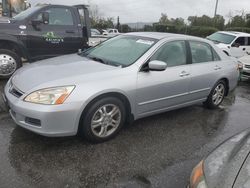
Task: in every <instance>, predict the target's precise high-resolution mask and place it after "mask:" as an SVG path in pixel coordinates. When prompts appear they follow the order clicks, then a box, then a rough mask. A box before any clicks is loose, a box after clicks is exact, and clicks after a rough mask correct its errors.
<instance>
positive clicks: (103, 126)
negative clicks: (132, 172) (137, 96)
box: [79, 97, 126, 143]
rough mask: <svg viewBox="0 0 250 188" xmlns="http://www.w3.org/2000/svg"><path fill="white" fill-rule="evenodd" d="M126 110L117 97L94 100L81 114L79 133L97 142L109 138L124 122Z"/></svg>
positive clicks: (115, 133)
mask: <svg viewBox="0 0 250 188" xmlns="http://www.w3.org/2000/svg"><path fill="white" fill-rule="evenodd" d="M125 117H126V110H125V107H124V104H123V103H122V102H121V101H120V100H119V99H117V98H114V97H107V98H103V99H100V100H98V101H96V102H95V103H94V104H92V105H91V106H90V107H89V108H88V109H87V112H86V114H83V117H82V121H81V123H80V125H79V133H80V135H81V136H83V137H84V138H86V139H87V140H88V141H91V142H95V143H99V142H104V141H107V140H110V139H111V138H113V137H114V136H116V135H117V133H118V132H119V131H120V129H121V128H122V126H123V125H124V123H125Z"/></svg>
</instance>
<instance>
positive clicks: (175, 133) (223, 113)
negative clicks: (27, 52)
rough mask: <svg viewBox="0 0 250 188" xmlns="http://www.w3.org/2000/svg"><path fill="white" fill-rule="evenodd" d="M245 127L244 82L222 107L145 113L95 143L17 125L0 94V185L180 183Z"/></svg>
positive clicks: (249, 107) (249, 86)
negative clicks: (112, 136) (38, 132)
mask: <svg viewBox="0 0 250 188" xmlns="http://www.w3.org/2000/svg"><path fill="white" fill-rule="evenodd" d="M4 84H5V82H4V81H0V88H1V89H0V94H1V92H2V87H3V85H4ZM248 127H250V82H244V83H240V85H239V86H238V88H237V89H236V91H235V92H234V93H232V94H230V96H229V97H228V98H227V99H226V100H225V102H224V103H223V105H222V106H221V108H220V109H217V110H208V109H205V108H203V106H202V105H196V106H192V107H188V108H184V109H180V110H176V111H172V112H167V113H164V114H160V115H156V116H153V117H149V118H145V119H142V120H139V121H136V122H135V123H134V124H133V125H131V126H128V127H125V128H124V129H123V130H122V131H121V133H120V134H119V135H118V136H117V137H116V138H115V139H113V140H111V141H109V142H106V143H103V144H97V145H93V144H90V143H88V142H86V141H84V140H82V139H81V138H79V137H66V138H46V137H42V136H38V135H36V134H34V133H31V132H29V131H26V130H24V129H22V128H19V127H18V126H17V125H15V123H14V122H13V121H12V120H11V118H10V116H9V114H8V113H7V112H6V111H4V105H3V101H2V99H0V187H1V188H2V187H3V188H9V187H10V188H15V187H18V188H28V187H41V188H44V187H53V188H57V187H60V188H61V187H66V188H68V187H91V188H92V187H100V188H101V187H129V188H130V187H131V188H133V187H134V188H137V187H138V188H140V187H164V188H182V187H185V186H186V185H187V182H188V180H189V176H190V173H191V171H192V168H193V167H194V166H195V165H196V164H197V163H198V162H199V161H200V160H201V159H203V158H204V157H205V156H206V155H207V154H208V153H209V152H211V151H212V150H213V149H214V148H215V147H216V146H217V145H218V144H220V143H221V142H222V141H224V140H225V139H227V138H229V137H230V136H232V135H234V134H236V133H238V132H240V131H242V130H245V129H247V128H248Z"/></svg>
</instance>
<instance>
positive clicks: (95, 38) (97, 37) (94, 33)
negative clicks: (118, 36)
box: [89, 29, 108, 47]
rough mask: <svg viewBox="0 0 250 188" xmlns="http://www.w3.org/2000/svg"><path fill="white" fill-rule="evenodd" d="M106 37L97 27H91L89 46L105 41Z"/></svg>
mask: <svg viewBox="0 0 250 188" xmlns="http://www.w3.org/2000/svg"><path fill="white" fill-rule="evenodd" d="M107 39H108V37H107V36H104V35H102V34H101V33H100V31H99V30H97V29H91V37H90V38H89V46H90V47H93V46H96V45H98V44H100V43H102V42H103V41H106V40H107Z"/></svg>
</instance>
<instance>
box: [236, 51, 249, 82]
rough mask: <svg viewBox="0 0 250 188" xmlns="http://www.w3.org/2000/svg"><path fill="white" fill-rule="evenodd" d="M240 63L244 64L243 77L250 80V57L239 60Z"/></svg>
mask: <svg viewBox="0 0 250 188" xmlns="http://www.w3.org/2000/svg"><path fill="white" fill-rule="evenodd" d="M239 61H240V62H241V63H242V70H241V77H242V78H245V79H250V55H246V56H243V57H241V58H239Z"/></svg>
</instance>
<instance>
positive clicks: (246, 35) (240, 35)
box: [218, 31, 250, 37]
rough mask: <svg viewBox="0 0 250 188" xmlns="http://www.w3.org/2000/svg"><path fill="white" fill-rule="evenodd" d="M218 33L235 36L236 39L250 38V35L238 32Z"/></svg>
mask: <svg viewBox="0 0 250 188" xmlns="http://www.w3.org/2000/svg"><path fill="white" fill-rule="evenodd" d="M218 33H223V34H228V35H233V36H236V37H250V34H249V33H244V32H238V31H218Z"/></svg>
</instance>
